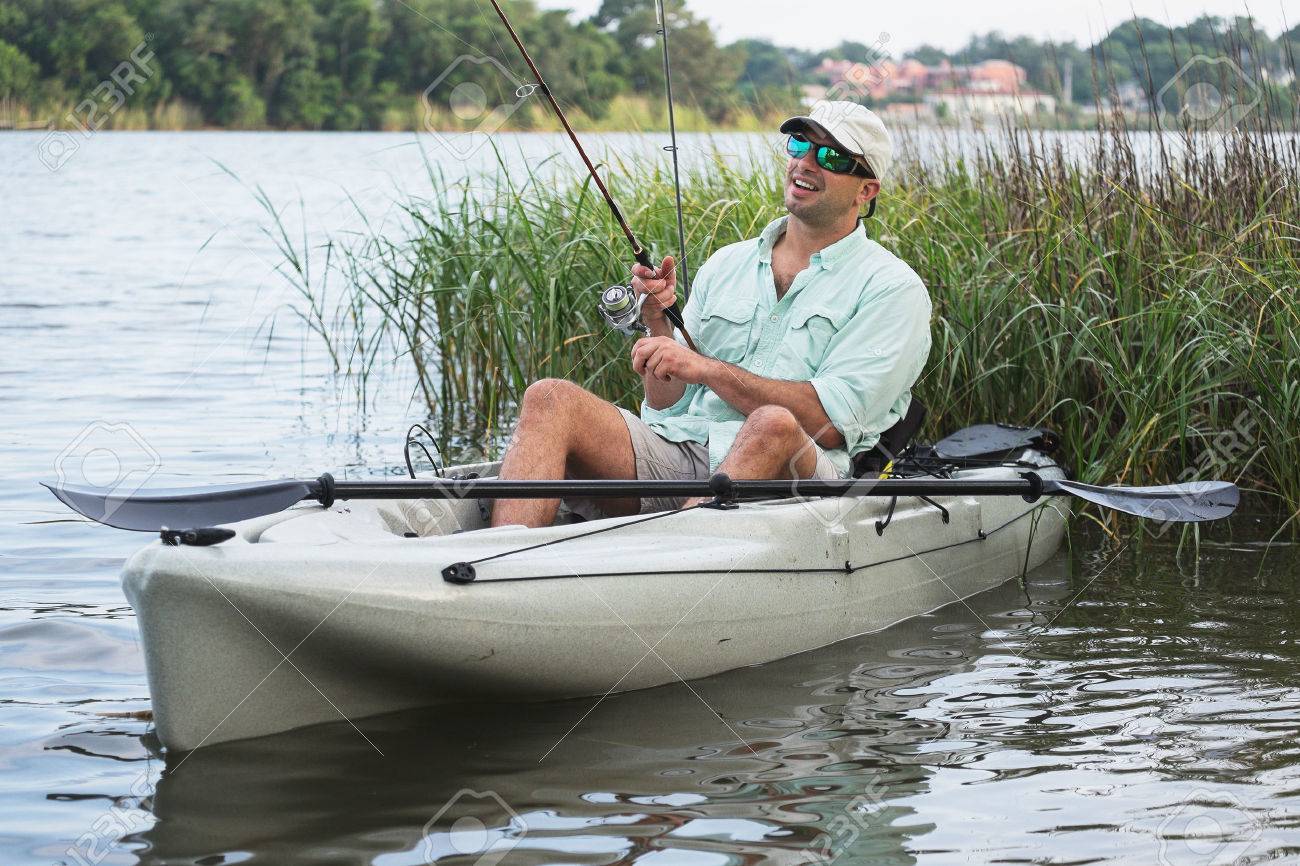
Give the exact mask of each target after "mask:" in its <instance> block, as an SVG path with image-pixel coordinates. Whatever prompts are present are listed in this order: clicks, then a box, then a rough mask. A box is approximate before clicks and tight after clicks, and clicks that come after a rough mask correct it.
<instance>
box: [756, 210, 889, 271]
mask: <svg viewBox="0 0 1300 866" xmlns="http://www.w3.org/2000/svg"><path fill="white" fill-rule="evenodd" d="M789 219H790V216H789V214H787V215H786V216H783V217H778V218H776V219H774V220H772V221H771V222H770V223H768V224H767V227H766V228H764V229H763V233H762V234H760V235H759V236H758V260H759V261H760V262H763V263H764V264H768V265H770V264H772V247H774V246H776V242H777V241H778V240H779V239H780V237H781V235H783V234H785V226H786V221H787V220H789ZM866 245H867V227H866V226H865V225H863V224H862V220H858V224H857V225H856V226H854V227H853V231H851V232H849V233H848V234H847V235H845V236H844V237H842V238H840V239H839V240H837V241H836V242H835V243H833V244H831V245H830V246H828V247H825V248H824V249H822V250H820V251H818V252H815V253H813V254H812V259H811V260H810V261H809V264H810V265H820V266H821V267H823V268H827V269H829V268H830V267H832V266H833V265H834V264H835V262H836V261H839V260H841V259H844V258H846V257H848V256H849V255H852V254H853V253H854V252H857V251H858V250H860V249H863V248H865V247H866Z"/></svg>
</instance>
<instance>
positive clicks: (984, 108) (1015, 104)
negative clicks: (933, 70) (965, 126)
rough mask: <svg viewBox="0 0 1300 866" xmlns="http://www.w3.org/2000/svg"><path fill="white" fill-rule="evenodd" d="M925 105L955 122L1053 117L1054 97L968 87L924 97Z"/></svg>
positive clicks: (1036, 93)
mask: <svg viewBox="0 0 1300 866" xmlns="http://www.w3.org/2000/svg"><path fill="white" fill-rule="evenodd" d="M925 103H926V104H927V105H929V106H930V107H931V108H932V109H933V110H934V111H935V113H936V114H941V115H944V116H947V117H952V118H956V119H960V118H963V117H979V118H994V117H1004V116H1017V115H1018V116H1024V115H1032V114H1052V113H1053V112H1055V111H1056V97H1054V96H1049V95H1047V94H1046V93H1039V92H1038V91H1037V90H1028V89H1025V90H1020V91H1017V92H1014V93H1005V92H1001V91H997V90H979V89H975V88H969V87H965V88H953V89H951V90H940V91H938V92H937V93H927V94H926V95H925Z"/></svg>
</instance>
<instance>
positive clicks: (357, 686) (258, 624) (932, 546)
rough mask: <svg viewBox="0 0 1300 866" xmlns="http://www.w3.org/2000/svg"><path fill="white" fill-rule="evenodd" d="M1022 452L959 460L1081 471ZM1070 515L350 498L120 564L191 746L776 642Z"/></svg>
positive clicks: (573, 689) (896, 612)
mask: <svg viewBox="0 0 1300 866" xmlns="http://www.w3.org/2000/svg"><path fill="white" fill-rule="evenodd" d="M1019 458H1020V463H1019V464H1018V465H1006V466H991V467H982V468H973V469H963V470H959V471H957V472H954V473H952V477H953V478H960V479H972V480H974V479H988V480H998V479H1007V480H1010V479H1016V478H1019V477H1020V473H1022V472H1024V471H1025V470H1026V469H1027V468H1034V469H1035V471H1036V472H1037V473H1038V474H1039V475H1040V476H1041V477H1042V478H1043V479H1045V480H1046V479H1052V478H1063V477H1064V475H1063V473H1062V472H1061V470H1060V468H1059V467H1057V466H1056V465H1055V464H1054V463H1053V462H1052V460H1051V458H1049V457H1048V456H1046V455H1044V454H1041V453H1039V452H1037V451H1034V450H1026V451H1024V452H1023V453H1022V454H1020V455H1019ZM496 470H497V464H480V465H475V466H464V467H457V468H455V469H449V470H448V472H449V473H459V474H462V475H466V474H470V473H478V474H480V475H482V476H490V475H492V474H494V473H495V472H496ZM1066 516H1067V505H1066V501H1065V500H1064V499H1060V498H1055V499H1054V498H1047V499H1041V500H1038V501H1037V502H1033V503H1030V502H1026V501H1025V500H1024V499H1021V498H1019V497H1016V496H969V495H964V496H945V497H938V498H936V499H935V500H933V501H922V500H921V499H919V498H915V497H901V498H899V499H898V500H897V502H894V501H892V500H889V499H886V498H871V497H843V498H837V497H830V498H824V499H783V500H767V501H762V502H742V503H740V504H738V505H737V506H736V507H734V508H725V509H719V508H708V507H701V508H694V509H687V510H682V511H676V512H665V513H663V514H660V515H654V516H647V515H642V516H639V517H629V518H609V519H606V520H597V521H591V522H585V523H573V524H563V525H556V526H552V527H547V528H542V529H525V528H523V527H501V528H496V529H491V528H487V523H486V510H485V509H483V508H481V507H480V504H479V501H477V500H471V499H436V500H435V499H423V500H419V499H414V500H400V499H399V500H380V501H369V500H366V501H361V500H357V501H348V502H341V503H336V504H334V505H332V506H330V507H328V508H323V507H320V506H315V505H312V506H300V507H296V508H293V509H291V510H288V511H284V512H281V513H279V514H275V515H271V516H267V517H261V518H256V519H252V520H246V521H242V522H240V523H235V524H231V525H230V527H229V528H230V529H233V530H234V531H235V535H234V537H233V538H231V539H230V540H228V541H225V542H223V543H220V544H216V545H213V546H207V547H195V546H186V545H176V546H173V545H165V544H161V543H155V544H153V545H151V546H149V547H147V548H145V549H144V550H142V551H140V552H139V553H138V554H136V555H135V556H134V557H133V558H132V559H131V560H130V561H129V562H128V563H127V566H126V568H125V570H124V573H123V577H122V582H123V588H124V591H125V593H126V596H127V598H128V599H129V600H130V602H131V604H132V606H133V607H134V608H135V611H136V614H137V617H138V619H139V624H140V632H141V637H142V643H143V646H144V654H145V661H146V666H147V670H148V678H149V686H150V691H151V693H152V695H153V707H154V718H155V723H156V727H157V734H158V736H159V738H160V739H161V741H162V743H163V744H164V745H165V746H166V747H168V748H169V749H172V750H178V751H184V750H189V749H193V748H196V747H198V746H200V745H204V744H211V743H216V742H222V741H226V740H234V739H241V738H246V737H255V736H262V735H266V734H272V733H277V732H280V731H285V730H289V729H292V728H297V727H302V726H305V725H311V724H317V723H322V722H331V721H338V720H340V719H348V720H352V719H356V718H361V717H365V716H371V715H377V714H380V713H386V712H392V711H396V710H402V709H408V708H413V707H420V706H433V705H438V704H451V703H458V702H471V701H472V702H478V701H504V702H529V701H543V700H553V699H562V698H573V697H581V696H588V695H604V694H607V693H609V692H617V691H628V690H632V689H641V688H648V687H652V686H658V685H663V684H665V683H671V682H674V681H676V680H678V679H679V678H680V679H682V680H690V679H694V678H699V677H704V676H709V675H712V674H716V673H720V672H722V671H726V670H730V669H733V668H738V667H743V666H747V665H753V664H758V663H762V662H766V661H772V660H774V659H778V658H783V657H785V656H789V655H793V654H795V653H799V652H804V651H807V650H810V649H815V648H817V647H821V646H824V645H826V644H830V643H834V642H836V641H839V640H843V639H846V638H849V637H852V636H854V635H858V634H862V633H865V632H871V631H877V630H880V629H883V628H886V627H888V626H890V625H892V624H894V623H896V622H898V621H900V620H903V619H907V618H909V617H913V616H918V615H920V614H924V613H927V612H929V611H932V610H934V609H936V608H938V607H941V606H943V605H945V604H948V603H951V602H954V601H958V600H960V599H965V598H967V597H968V596H971V595H974V594H976V593H978V592H982V591H984V590H986V589H989V588H992V587H994V586H997V585H998V584H1001V583H1002V582H1004V581H1006V580H1008V579H1011V578H1013V577H1017V576H1019V575H1020V574H1022V573H1024V572H1025V571H1027V570H1029V569H1032V568H1034V567H1036V566H1038V565H1040V564H1041V563H1042V562H1044V561H1045V560H1046V559H1047V558H1048V557H1050V556H1051V555H1052V554H1053V553H1055V552H1056V550H1057V548H1058V547H1059V546H1060V542H1061V539H1062V536H1063V533H1064V528H1065V519H1066ZM647 518H649V519H647ZM600 530H605V531H600ZM548 542H551V543H548ZM454 563H477V564H476V565H475V566H474V568H473V576H472V577H473V579H472V580H471V581H469V582H465V583H455V582H452V581H450V580H448V579H446V578H445V577H444V575H443V570H444V569H445V568H447V567H448V566H449V565H452V564H454Z"/></svg>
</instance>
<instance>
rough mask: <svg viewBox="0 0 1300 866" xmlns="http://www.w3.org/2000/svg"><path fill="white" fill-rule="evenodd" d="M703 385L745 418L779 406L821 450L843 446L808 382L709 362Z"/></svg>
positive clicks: (720, 362)
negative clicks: (762, 374)
mask: <svg viewBox="0 0 1300 866" xmlns="http://www.w3.org/2000/svg"><path fill="white" fill-rule="evenodd" d="M647 381H648V380H647ZM703 384H704V385H706V386H707V387H709V388H711V389H713V393H715V394H717V395H718V396H719V397H721V398H722V399H723V400H724V401H726V402H727V403H728V404H729V405H730V406H732V407H734V408H735V410H736V411H737V412H741V413H743V414H745V415H748V414H749V413H750V412H753V411H754V410H755V409H757V408H758V407H759V406H783V407H785V408H786V409H789V410H790V412H791V413H793V414H794V417H795V418H796V419H798V421H799V425H800V426H801V427H803V429H804V432H805V433H807V434H808V435H809V436H810V437H812V440H813V441H814V442H816V443H817V444H818V445H820V446H821V447H823V448H841V447H843V446H844V436H843V435H842V434H841V433H840V431H839V430H837V429H836V428H835V425H834V424H832V423H831V419H830V416H829V415H827V414H826V410H825V409H824V408H823V407H822V401H821V398H820V397H818V396H817V389H816V388H814V387H813V386H812V383H811V382H791V381H787V380H785V379H767V378H764V377H763V376H756V375H754V374H753V373H751V372H749V371H748V370H746V369H744V368H743V367H737V366H736V365H735V364H728V363H727V362H725V361H719V360H717V359H709V366H708V367H707V372H706V373H705V377H704V383H703Z"/></svg>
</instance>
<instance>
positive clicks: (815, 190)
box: [785, 130, 880, 226]
mask: <svg viewBox="0 0 1300 866" xmlns="http://www.w3.org/2000/svg"><path fill="white" fill-rule="evenodd" d="M803 135H804V137H805V138H807V139H808V140H809V141H811V142H812V143H813V147H812V148H810V149H809V151H808V153H806V154H804V155H803V157H801V158H799V159H795V158H794V157H791V158H790V159H789V161H788V162H787V163H786V167H785V209H786V210H787V211H789V212H790V214H791V215H792V216H795V217H798V218H799V219H800V220H802V221H803V222H806V223H808V224H809V225H814V226H819V225H831V224H834V223H836V222H838V221H840V220H842V219H844V217H845V214H847V213H849V212H852V213H853V214H855V215H856V214H857V212H858V211H859V210H860V209H861V208H862V206H863V205H864V204H866V203H867V202H868V201H870V200H871V197H872V196H873V195H875V193H876V192H877V191H879V189H880V182H879V181H876V180H869V179H867V178H864V177H859V176H858V175H853V174H836V173H835V172H832V171H827V170H826V169H824V168H822V167H821V166H820V165H818V164H817V148H818V147H820V146H821V145H828V146H830V147H835V145H834V143H833V142H831V141H829V140H828V139H826V138H824V137H822V136H819V135H817V134H816V133H814V132H812V131H811V130H809V131H808V132H806V133H803ZM809 187H811V188H809Z"/></svg>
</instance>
